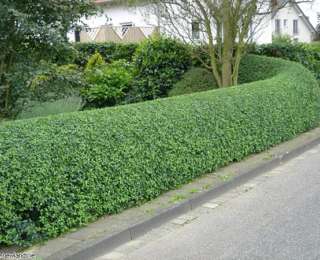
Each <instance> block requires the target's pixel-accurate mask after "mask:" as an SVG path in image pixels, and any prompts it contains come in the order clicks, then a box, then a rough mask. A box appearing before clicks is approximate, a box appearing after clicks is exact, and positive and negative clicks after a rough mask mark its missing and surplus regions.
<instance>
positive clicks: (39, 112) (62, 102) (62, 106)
mask: <svg viewBox="0 0 320 260" xmlns="http://www.w3.org/2000/svg"><path fill="white" fill-rule="evenodd" d="M80 109H81V98H80V97H75V96H74V97H68V98H64V99H59V100H56V101H52V102H42V103H40V102H35V103H33V104H31V106H30V107H29V108H27V109H25V110H23V111H22V112H21V113H20V114H19V115H18V116H17V119H27V118H33V117H40V116H49V115H56V114H61V113H69V112H75V111H79V110H80Z"/></svg>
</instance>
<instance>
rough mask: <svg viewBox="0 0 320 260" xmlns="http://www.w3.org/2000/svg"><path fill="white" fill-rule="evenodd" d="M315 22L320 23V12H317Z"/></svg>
mask: <svg viewBox="0 0 320 260" xmlns="http://www.w3.org/2000/svg"><path fill="white" fill-rule="evenodd" d="M317 23H318V24H320V13H317Z"/></svg>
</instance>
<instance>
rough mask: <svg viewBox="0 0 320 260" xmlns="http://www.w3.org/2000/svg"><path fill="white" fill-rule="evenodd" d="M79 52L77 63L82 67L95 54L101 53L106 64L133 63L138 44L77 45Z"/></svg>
mask: <svg viewBox="0 0 320 260" xmlns="http://www.w3.org/2000/svg"><path fill="white" fill-rule="evenodd" d="M74 47H75V49H76V50H77V51H78V57H77V58H76V63H77V64H78V65H80V66H85V65H86V64H87V62H88V60H89V58H90V57H91V56H92V55H93V54H95V53H100V55H101V56H102V57H103V59H104V60H105V61H106V62H112V61H117V60H126V61H128V62H131V61H132V58H133V55H134V53H135V51H136V49H137V47H138V44H135V43H128V44H120V43H112V42H108V43H77V44H75V45H74Z"/></svg>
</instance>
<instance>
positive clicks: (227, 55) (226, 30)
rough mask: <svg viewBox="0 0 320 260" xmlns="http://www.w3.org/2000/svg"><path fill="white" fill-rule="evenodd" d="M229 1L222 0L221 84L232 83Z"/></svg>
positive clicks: (231, 35) (231, 40)
mask: <svg viewBox="0 0 320 260" xmlns="http://www.w3.org/2000/svg"><path fill="white" fill-rule="evenodd" d="M230 8H231V7H230V2H229V0H223V8H222V15H223V17H222V24H223V51H222V68H221V69H222V72H221V74H222V75H221V76H222V86H223V87H228V86H231V85H232V55H233V39H232V38H233V32H232V25H231V19H232V17H231V16H230Z"/></svg>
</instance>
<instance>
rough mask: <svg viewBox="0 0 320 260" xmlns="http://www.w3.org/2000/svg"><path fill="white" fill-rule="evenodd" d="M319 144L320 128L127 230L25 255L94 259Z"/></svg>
mask: <svg viewBox="0 0 320 260" xmlns="http://www.w3.org/2000/svg"><path fill="white" fill-rule="evenodd" d="M318 144H320V128H316V129H314V130H311V131H310V132H307V133H304V134H301V135H300V136H298V137H296V138H295V139H293V140H290V141H288V142H285V143H282V144H280V145H278V146H276V147H274V148H271V149H270V150H268V151H266V152H262V153H260V154H257V155H253V156H249V157H248V158H246V159H244V160H243V161H241V162H239V163H234V164H231V165H230V166H227V167H224V168H223V169H221V170H218V172H219V171H223V172H228V173H229V172H230V171H233V175H234V176H233V177H232V178H231V179H230V180H227V181H222V182H220V183H218V184H217V185H214V186H213V187H210V188H208V189H206V190H205V191H203V192H201V193H199V194H195V195H194V196H192V197H191V198H187V199H185V200H184V201H182V202H179V203H177V204H175V205H173V206H172V205H171V206H170V207H167V208H165V209H161V208H160V209H158V210H157V212H156V213H155V214H153V216H149V217H148V218H144V219H142V220H140V221H137V222H136V223H134V224H132V225H129V226H128V227H125V228H122V229H120V228H119V229H118V230H117V229H115V230H114V231H113V232H111V233H110V232H109V233H108V232H105V233H104V234H102V235H100V236H98V237H94V236H91V237H90V236H88V238H87V239H83V240H75V241H76V242H74V243H73V244H71V245H70V246H68V247H61V249H59V248H55V251H53V252H50V246H46V245H45V246H43V247H41V246H40V249H31V250H29V251H28V250H27V251H26V253H28V252H32V253H34V254H35V255H39V256H41V257H43V258H44V259H48V260H58V259H59V260H60V259H67V260H83V259H88V260H89V259H94V258H96V257H99V256H101V255H103V254H106V253H108V252H109V251H111V250H112V249H114V248H116V247H118V246H120V245H123V244H124V243H127V242H130V241H131V240H134V239H136V238H138V237H140V236H142V235H144V234H145V233H146V232H148V231H150V230H151V229H154V228H156V227H158V226H160V225H162V224H164V223H166V222H168V221H170V220H172V219H173V218H175V217H178V216H180V215H182V214H185V213H187V212H188V211H190V210H192V209H194V208H196V207H198V206H200V205H202V204H204V203H206V202H207V201H209V200H213V199H215V198H217V197H218V196H220V195H221V194H223V193H225V192H227V191H229V190H231V189H233V188H235V187H237V186H239V185H241V184H244V183H245V182H247V181H248V180H250V179H252V178H254V177H256V176H258V175H260V174H262V173H265V172H267V171H269V170H271V169H273V168H275V167H277V166H279V165H280V164H282V163H285V162H287V161H288V160H290V159H292V158H294V157H296V156H298V155H300V154H301V153H303V152H305V151H307V150H309V149H310V148H312V147H314V146H316V145H318ZM266 156H267V157H266ZM211 180H212V179H211ZM195 181H196V180H195ZM125 212H126V211H125ZM125 212H124V213H125ZM116 217H117V216H115V218H116ZM106 223H107V222H106ZM59 239H60V240H62V239H65V238H56V239H54V241H59Z"/></svg>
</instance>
